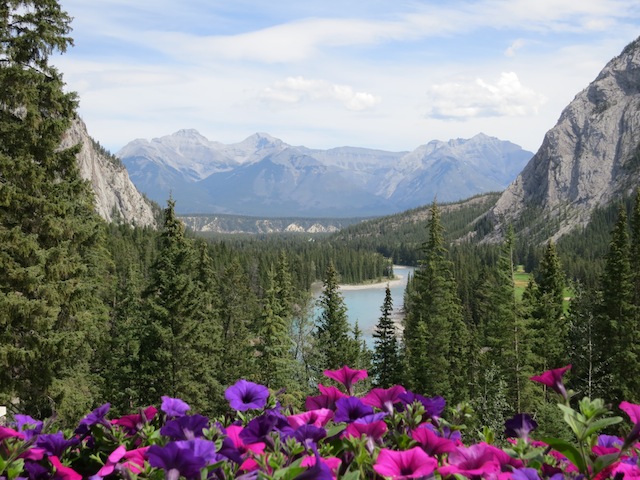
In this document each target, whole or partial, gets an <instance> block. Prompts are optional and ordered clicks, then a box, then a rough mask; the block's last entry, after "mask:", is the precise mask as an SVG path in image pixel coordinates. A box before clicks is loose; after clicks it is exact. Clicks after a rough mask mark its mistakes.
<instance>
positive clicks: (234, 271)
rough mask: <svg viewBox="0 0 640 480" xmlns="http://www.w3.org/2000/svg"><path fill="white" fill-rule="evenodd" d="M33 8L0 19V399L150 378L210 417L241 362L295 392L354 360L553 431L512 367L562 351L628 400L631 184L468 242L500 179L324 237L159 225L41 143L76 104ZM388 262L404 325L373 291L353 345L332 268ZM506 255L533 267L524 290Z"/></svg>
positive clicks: (98, 394)
mask: <svg viewBox="0 0 640 480" xmlns="http://www.w3.org/2000/svg"><path fill="white" fill-rule="evenodd" d="M45 3H46V5H40V3H38V6H37V7H33V8H27V9H22V8H19V6H20V2H18V7H13V5H14V4H13V3H12V4H11V5H10V6H7V5H5V10H8V13H6V14H5V15H4V16H0V29H1V30H0V31H2V35H1V36H0V45H1V50H0V60H1V61H0V84H1V85H2V86H3V88H2V89H0V135H1V139H2V141H1V142H0V172H1V176H0V327H1V328H2V332H1V333H2V334H1V335H0V404H3V405H7V406H8V407H9V408H10V409H11V410H13V411H14V412H21V413H26V414H30V415H34V416H37V417H39V418H42V417H44V416H48V415H51V414H54V413H55V414H56V415H57V416H58V417H59V418H60V419H61V420H62V421H65V420H71V419H77V418H80V416H81V415H82V414H83V413H85V412H86V411H88V410H90V409H91V408H93V407H95V406H97V405H100V404H103V403H104V402H107V401H108V402H110V403H111V407H112V409H113V411H115V412H118V413H124V412H128V411H131V409H136V408H139V407H145V406H148V405H150V404H157V403H158V402H159V399H160V398H161V396H163V395H165V396H170V397H178V398H182V399H184V400H185V401H187V402H188V403H189V404H190V405H191V406H192V407H193V408H194V410H197V411H199V412H203V413H207V414H222V413H224V412H225V411H227V409H228V405H227V403H226V402H225V401H224V398H223V392H224V390H225V389H226V387H228V386H229V385H231V384H232V383H233V382H235V381H236V380H237V379H238V378H245V379H249V380H252V381H256V382H260V383H262V384H263V385H266V386H268V387H269V388H270V389H271V390H272V391H273V392H281V393H280V401H281V403H282V404H283V405H285V406H288V407H290V408H292V409H295V408H298V407H300V406H301V405H302V403H303V401H304V399H305V397H306V396H307V395H308V394H310V392H311V390H310V389H311V387H312V386H314V385H315V384H316V383H317V381H318V380H319V379H320V378H321V375H322V372H323V371H324V370H325V369H327V368H339V367H341V366H342V365H345V364H348V365H349V366H351V367H353V368H359V369H368V370H370V371H371V377H370V378H369V380H368V382H370V383H369V384H365V387H363V388H366V387H369V386H371V385H375V386H389V382H399V383H401V384H402V385H405V386H406V387H407V388H411V389H412V390H413V391H414V392H416V393H419V394H424V395H429V396H439V395H442V396H445V397H446V398H447V400H448V401H449V402H450V403H449V405H450V406H451V407H453V408H454V410H453V414H454V415H461V416H465V415H468V416H469V419H468V421H467V423H468V425H469V426H470V427H480V425H488V426H490V427H492V428H493V429H494V430H493V431H494V432H498V431H500V429H502V428H503V425H504V420H505V418H508V416H511V415H513V414H514V413H517V412H520V411H528V412H530V413H532V414H534V415H536V416H537V418H538V419H544V420H545V423H546V425H547V427H545V428H548V429H553V428H556V427H557V426H558V420H559V417H558V415H557V414H554V413H551V411H552V410H551V408H550V407H551V406H552V403H553V402H552V401H551V398H547V397H543V398H541V397H540V396H539V395H534V394H533V392H532V390H531V388H532V386H531V383H530V382H527V381H526V380H527V378H528V377H530V376H531V375H533V374H534V373H536V372H540V371H543V370H547V369H549V368H555V367H561V366H563V365H566V364H568V363H572V364H573V373H572V375H571V378H570V380H569V386H570V387H571V388H573V389H574V390H575V391H576V392H578V394H579V395H602V396H603V397H605V398H607V400H608V401H611V402H617V401H619V400H622V399H625V400H628V401H636V402H637V401H640V397H639V396H640V386H639V385H638V381H639V380H638V379H640V371H639V370H640V351H639V347H638V345H640V342H638V337H639V336H640V272H639V271H638V269H637V268H632V266H635V265H637V264H638V263H639V262H640V197H639V196H636V197H634V198H628V199H626V200H625V202H624V203H622V204H621V205H616V204H612V205H610V206H609V207H607V208H603V209H601V210H597V211H596V213H594V214H593V217H592V221H591V223H590V224H589V226H588V227H586V228H585V229H584V231H581V232H576V234H575V235H568V236H566V237H563V238H562V240H561V242H559V244H558V245H555V244H554V243H552V242H549V243H544V244H536V243H529V239H528V238H524V237H520V238H516V237H515V236H514V234H513V230H512V229H511V228H509V227H508V226H507V227H506V228H505V229H504V231H503V232H500V233H501V235H502V238H504V241H503V242H502V243H500V244H497V245H491V244H483V245H477V244H475V243H474V235H473V232H474V231H475V232H477V231H478V230H479V229H482V228H486V225H485V226H483V224H482V214H483V213H484V212H486V211H487V210H488V209H489V208H491V207H492V206H493V205H494V204H495V202H496V199H497V198H498V194H488V195H484V196H479V197H474V198H472V199H469V200H467V201H465V202H461V203H457V204H451V205H442V206H439V205H437V203H435V202H434V203H433V205H431V206H430V207H424V208H421V209H415V210H411V211H409V212H405V213H403V214H400V215H397V216H390V217H385V218H383V219H377V220H371V221H368V222H364V223H362V224H358V225H354V226H351V227H349V228H347V229H345V230H343V231H341V232H339V233H337V234H334V235H327V236H309V235H307V234H298V235H296V234H290V235H282V236H279V235H276V236H255V235H254V236H250V235H244V236H229V237H224V238H222V237H215V238H208V239H203V238H200V237H195V236H193V235H191V234H190V233H189V232H187V231H186V230H185V226H184V224H183V223H182V222H181V221H180V220H179V219H178V218H177V216H176V213H175V202H174V201H173V200H172V199H169V201H168V202H167V205H166V208H165V210H164V215H163V220H162V225H161V228H160V229H159V230H154V229H151V228H140V227H131V226H130V225H125V224H119V223H117V222H112V223H109V224H107V223H106V222H105V221H104V220H102V219H101V218H99V217H98V216H97V215H96V214H95V212H94V208H93V203H92V202H93V198H92V193H91V190H90V188H89V186H88V184H87V183H86V182H85V181H83V180H82V179H81V178H80V176H79V173H78V168H77V165H76V153H77V150H78V147H71V148H67V149H61V148H59V147H60V141H61V138H62V137H63V135H64V133H65V131H66V130H67V129H68V128H69V126H70V125H71V122H72V121H73V119H74V118H75V115H76V106H77V99H76V97H75V95H74V94H71V93H65V92H64V89H63V85H64V84H63V81H62V76H61V74H60V73H59V72H58V71H57V70H56V69H55V68H53V67H52V66H51V65H50V63H49V58H48V56H49V54H50V53H51V52H52V51H62V52H63V51H64V50H65V49H66V48H67V47H68V46H69V45H70V43H71V39H70V38H69V37H68V34H69V30H70V27H69V22H70V18H69V17H68V15H66V14H65V13H64V12H63V11H61V10H60V8H59V6H58V5H56V4H55V2H45ZM9 7H11V8H9ZM45 7H46V8H45ZM16 25H19V27H16ZM393 263H404V264H409V265H416V266H418V267H419V268H418V269H417V271H416V274H415V277H413V278H412V279H411V280H410V282H409V285H408V288H407V292H406V294H405V312H404V318H403V319H402V320H401V321H400V322H393V321H390V318H389V312H390V305H391V304H392V302H393V299H391V298H389V297H388V296H387V298H385V302H384V304H383V305H381V316H380V322H379V325H378V328H377V329H376V334H375V335H374V337H375V339H376V342H375V349H374V351H370V350H369V349H368V348H367V347H366V345H365V344H364V342H363V341H362V332H361V331H360V330H359V328H358V326H357V325H355V326H352V325H350V324H348V322H347V319H346V311H345V310H346V308H345V305H344V302H343V299H342V297H341V294H340V289H339V284H340V283H341V282H347V283H358V282H363V281H365V280H383V279H386V278H387V276H389V275H391V274H392V268H391V265H392V264H393ZM518 266H523V267H524V270H525V272H526V273H529V274H531V277H530V278H531V280H530V283H529V284H528V286H527V287H526V289H525V291H524V293H523V294H522V295H516V288H515V287H516V286H515V281H514V278H515V277H514V275H515V272H516V269H517V268H518ZM316 281H322V283H323V287H322V291H321V294H320V297H319V302H318V303H317V305H315V304H314V303H313V302H312V300H311V295H310V287H311V284H312V283H313V282H316ZM567 289H568V290H567ZM567 291H569V292H571V293H570V295H571V296H572V297H573V298H572V301H571V304H570V307H569V310H568V312H567V311H566V309H565V306H564V304H565V302H566V299H565V296H566V292H567ZM316 306H317V308H318V310H319V313H318V314H317V315H316V314H315V313H314V307H316ZM385 365H386V366H385ZM456 405H458V406H456ZM465 418H466V417H465ZM541 424H542V422H541Z"/></svg>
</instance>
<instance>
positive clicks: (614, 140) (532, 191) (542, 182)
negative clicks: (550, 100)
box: [487, 38, 640, 241]
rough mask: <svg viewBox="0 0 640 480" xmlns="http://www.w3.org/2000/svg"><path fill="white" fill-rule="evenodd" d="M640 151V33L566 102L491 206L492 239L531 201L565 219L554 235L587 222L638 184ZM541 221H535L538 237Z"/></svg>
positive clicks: (545, 217)
mask: <svg viewBox="0 0 640 480" xmlns="http://www.w3.org/2000/svg"><path fill="white" fill-rule="evenodd" d="M639 155H640V38H639V39H637V40H636V41H634V42H632V43H631V44H629V45H628V46H627V47H626V48H625V49H624V50H623V52H622V53H621V54H620V55H619V56H618V57H616V58H614V59H613V60H611V61H610V62H609V63H608V64H607V65H606V66H605V68H604V69H603V70H602V72H600V74H599V75H598V77H597V78H596V79H595V80H594V81H593V82H592V83H591V84H590V85H589V86H588V87H587V88H585V89H584V90H583V91H582V92H580V93H579V94H578V95H576V97H575V98H574V100H573V101H572V102H571V103H570V104H569V105H568V106H567V107H566V108H565V109H564V111H563V112H562V114H561V115H560V119H559V120H558V123H557V124H556V125H555V127H553V128H552V129H551V130H549V132H547V134H546V135H545V138H544V141H543V143H542V146H541V147H540V149H539V150H538V152H537V153H536V154H535V155H534V156H533V158H532V159H531V160H530V161H529V163H528V164H527V166H526V167H525V168H524V170H523V171H522V172H521V173H520V175H519V176H518V177H517V178H516V180H515V181H514V182H513V183H512V184H511V185H510V186H509V187H508V188H507V189H506V191H505V192H504V193H503V194H502V196H501V197H500V199H499V200H498V202H497V204H496V206H495V207H494V208H493V210H492V211H491V212H490V214H489V215H490V218H491V219H492V220H493V221H494V224H495V225H496V228H495V230H494V232H493V233H492V234H490V235H489V236H488V237H487V240H489V241H491V240H493V239H496V238H497V237H499V231H500V230H501V226H502V225H504V224H505V223H508V222H510V223H515V222H517V220H518V218H519V217H520V216H521V215H522V214H523V213H524V212H525V211H526V210H527V209H531V208H533V209H538V210H541V212H542V217H541V221H544V222H549V221H554V222H556V223H557V228H556V231H555V232H554V233H553V234H552V235H551V238H552V239H557V238H558V237H560V236H562V235H563V234H565V233H567V232H569V231H571V230H573V229H574V228H576V227H579V226H583V225H585V224H586V223H588V221H589V218H590V215H591V212H592V211H593V209H594V208H596V207H598V206H601V205H605V204H607V203H608V202H610V201H611V200H613V199H615V198H617V197H619V196H621V195H622V194H624V193H628V192H629V190H630V189H631V188H634V187H637V186H638V178H639V176H640V175H639V173H640V168H639V167H640V165H639V164H640V158H639ZM539 226H540V225H539V224H537V223H536V224H533V225H530V226H529V227H528V228H529V230H530V233H531V234H532V235H533V236H535V229H536V227H539ZM539 240H545V239H539Z"/></svg>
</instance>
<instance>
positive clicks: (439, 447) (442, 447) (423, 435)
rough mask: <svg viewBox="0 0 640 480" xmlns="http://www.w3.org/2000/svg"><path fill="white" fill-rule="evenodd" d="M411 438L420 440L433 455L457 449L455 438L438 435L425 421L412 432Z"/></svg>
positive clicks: (426, 450) (427, 451) (425, 449)
mask: <svg viewBox="0 0 640 480" xmlns="http://www.w3.org/2000/svg"><path fill="white" fill-rule="evenodd" d="M411 438H413V439H414V440H415V441H416V442H418V443H419V444H420V446H421V447H422V449H423V450H424V451H425V452H426V453H428V454H429V455H432V456H436V455H442V454H443V453H449V452H453V451H454V450H455V449H456V444H455V442H454V441H453V440H451V439H449V438H443V437H441V436H440V435H438V434H437V433H436V432H435V431H434V430H433V427H432V426H431V425H430V424H428V423H423V424H422V425H420V426H419V427H418V428H416V429H415V430H414V431H413V432H411Z"/></svg>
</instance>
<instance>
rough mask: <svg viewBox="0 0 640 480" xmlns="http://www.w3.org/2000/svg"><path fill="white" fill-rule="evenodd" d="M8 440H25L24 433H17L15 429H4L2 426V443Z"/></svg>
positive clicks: (0, 430)
mask: <svg viewBox="0 0 640 480" xmlns="http://www.w3.org/2000/svg"><path fill="white" fill-rule="evenodd" d="M6 438H17V439H19V440H24V433H22V432H16V431H15V430H14V429H13V428H9V427H3V426H2V425H0V442H2V441H3V440H4V439H6Z"/></svg>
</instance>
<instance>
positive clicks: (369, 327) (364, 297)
mask: <svg viewBox="0 0 640 480" xmlns="http://www.w3.org/2000/svg"><path fill="white" fill-rule="evenodd" d="M414 270H415V268H414V267H404V266H399V265H394V266H393V273H394V274H395V276H396V279H394V280H391V281H389V282H381V283H375V284H370V285H340V293H341V294H342V297H343V298H344V303H345V305H346V307H347V316H348V317H349V322H350V323H351V325H355V323H356V321H357V322H358V326H359V327H360V329H361V330H362V332H363V336H364V339H365V340H366V342H367V345H368V346H369V347H370V348H373V336H372V335H373V332H374V330H375V328H376V325H377V324H378V320H379V319H380V316H381V315H382V312H381V310H380V309H381V308H382V304H383V303H384V293H385V288H386V286H387V283H388V284H389V288H390V289H391V299H392V300H393V311H394V317H395V318H398V319H399V318H401V312H402V306H403V298H404V290H405V287H406V285H407V279H408V276H409V274H413V271H414ZM320 293H321V290H320V291H318V292H317V293H316V295H315V296H316V298H317V296H318V295H320Z"/></svg>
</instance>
